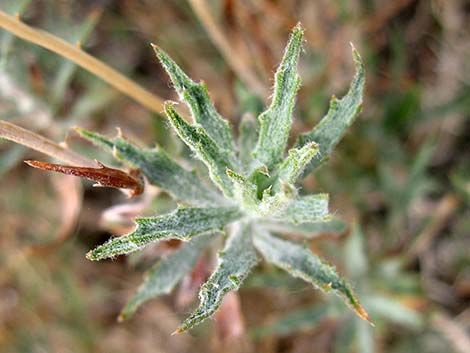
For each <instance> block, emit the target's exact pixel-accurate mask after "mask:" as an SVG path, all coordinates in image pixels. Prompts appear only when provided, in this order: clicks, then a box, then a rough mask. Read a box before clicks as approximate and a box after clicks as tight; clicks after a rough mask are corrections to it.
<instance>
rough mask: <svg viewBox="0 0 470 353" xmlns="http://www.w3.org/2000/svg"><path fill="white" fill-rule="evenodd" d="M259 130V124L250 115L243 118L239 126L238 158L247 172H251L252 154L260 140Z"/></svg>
mask: <svg viewBox="0 0 470 353" xmlns="http://www.w3.org/2000/svg"><path fill="white" fill-rule="evenodd" d="M257 129H258V124H257V123H256V120H255V119H253V117H252V116H251V115H250V114H246V115H244V116H243V117H242V121H241V122H240V126H239V131H240V135H239V138H238V149H239V154H238V157H239V159H240V161H241V163H242V165H243V167H244V168H245V170H246V171H248V170H249V168H250V165H251V162H252V161H253V156H252V154H251V153H252V151H253V149H254V148H255V146H256V140H257V139H258V131H257Z"/></svg>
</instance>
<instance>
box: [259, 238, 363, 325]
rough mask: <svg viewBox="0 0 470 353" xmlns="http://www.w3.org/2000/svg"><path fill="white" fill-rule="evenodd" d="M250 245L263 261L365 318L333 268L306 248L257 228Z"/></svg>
mask: <svg viewBox="0 0 470 353" xmlns="http://www.w3.org/2000/svg"><path fill="white" fill-rule="evenodd" d="M253 241H254V244H255V247H256V248H257V249H258V250H259V252H260V253H261V254H262V255H263V256H264V257H265V258H266V260H267V261H268V262H270V263H272V264H274V265H276V266H278V267H280V268H282V269H284V270H285V271H287V272H288V273H290V274H291V275H292V276H294V277H299V278H301V279H303V280H304V281H307V282H310V283H312V284H313V285H314V286H315V287H316V288H318V289H321V290H323V291H326V292H328V291H330V290H332V291H333V292H334V293H335V294H336V295H338V296H339V297H340V298H342V299H343V301H344V302H345V303H346V304H347V305H348V306H349V307H350V308H351V309H352V310H353V311H354V312H355V313H356V314H357V315H358V316H359V317H361V318H362V319H364V320H369V315H368V314H367V312H366V311H365V309H364V308H363V307H362V305H361V304H360V303H359V301H358V299H357V298H356V295H355V294H354V292H353V290H352V288H351V286H350V285H349V284H348V283H347V282H346V281H345V280H344V279H343V278H342V277H340V276H339V275H338V273H337V272H336V269H335V268H334V267H333V266H331V265H328V264H327V263H326V262H325V261H323V260H322V259H321V258H320V257H318V256H317V255H315V254H313V253H312V252H311V251H310V250H309V249H307V248H306V247H303V246H301V245H299V244H295V243H292V242H289V241H286V240H283V239H280V238H277V237H275V236H272V235H270V234H269V233H267V232H265V231H263V230H261V229H258V232H257V233H256V234H255V235H254V240H253Z"/></svg>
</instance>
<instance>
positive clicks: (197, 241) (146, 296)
mask: <svg viewBox="0 0 470 353" xmlns="http://www.w3.org/2000/svg"><path fill="white" fill-rule="evenodd" d="M212 239H213V234H212V233H211V234H204V235H201V236H198V237H196V238H194V239H191V240H190V241H189V242H187V243H185V244H182V245H181V246H180V247H179V248H178V249H177V250H175V251H174V252H172V253H171V254H170V255H168V256H166V257H164V258H163V259H161V260H160V261H158V262H157V263H156V264H155V265H154V266H153V267H152V268H151V269H150V271H149V272H148V273H147V275H146V277H145V280H144V282H143V283H142V284H141V285H140V287H139V288H138V289H137V292H136V293H135V294H134V295H133V296H132V298H131V299H130V300H129V301H128V302H127V304H126V306H125V307H124V309H122V311H121V314H120V315H119V320H127V319H129V318H130V317H131V316H132V315H134V313H135V312H136V310H137V309H138V308H139V307H140V306H141V305H142V304H143V303H145V302H146V301H148V300H150V299H152V298H155V297H157V296H159V295H162V294H169V293H170V292H171V291H172V290H173V288H174V287H175V286H176V285H177V284H178V282H179V281H180V280H181V279H182V278H183V277H184V276H185V275H186V274H187V273H188V272H189V271H191V269H192V268H193V267H194V265H195V264H196V261H197V260H198V258H199V256H200V255H201V253H202V252H203V251H204V249H205V248H206V247H207V246H208V244H209V243H210V241H211V240H212Z"/></svg>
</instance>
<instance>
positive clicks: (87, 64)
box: [0, 11, 163, 113]
mask: <svg viewBox="0 0 470 353" xmlns="http://www.w3.org/2000/svg"><path fill="white" fill-rule="evenodd" d="M0 28H3V29H5V30H7V31H8V32H11V33H13V34H14V35H16V36H17V37H19V38H22V39H24V40H26V41H28V42H31V43H34V44H36V45H39V46H41V47H43V48H46V49H48V50H50V51H52V52H54V53H56V54H59V55H61V56H63V57H64V58H67V59H69V60H70V61H72V62H74V63H75V64H77V65H78V66H80V67H82V68H84V69H85V70H87V71H89V72H91V73H92V74H94V75H96V76H97V77H99V78H101V79H102V80H103V81H105V82H107V83H108V84H110V85H111V86H113V87H114V88H116V89H117V90H119V91H120V92H122V93H124V94H125V95H127V96H129V97H131V98H133V99H135V100H136V101H137V102H139V103H140V104H142V105H143V106H145V107H147V108H148V109H149V110H151V111H153V112H156V113H160V112H161V111H162V110H163V99H162V98H160V97H158V96H157V95H154V94H152V93H151V92H149V91H147V90H146V89H144V88H143V87H141V86H139V85H138V84H136V83H135V82H134V81H132V80H130V79H128V78H127V77H125V76H124V75H122V74H120V73H119V72H117V71H116V70H114V69H112V68H111V67H109V66H108V65H106V64H104V63H103V62H102V61H100V60H98V59H96V58H94V57H93V56H91V55H89V54H87V53H85V52H84V51H82V50H81V49H80V47H79V46H74V45H72V44H70V43H68V42H66V41H64V40H63V39H60V38H58V37H56V36H54V35H52V34H50V33H48V32H45V31H42V30H40V29H35V28H32V27H30V26H28V25H27V24H25V23H23V22H21V21H20V20H19V18H16V17H14V16H10V15H8V14H6V13H5V12H3V11H0Z"/></svg>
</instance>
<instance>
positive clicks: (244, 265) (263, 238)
mask: <svg viewBox="0 0 470 353" xmlns="http://www.w3.org/2000/svg"><path fill="white" fill-rule="evenodd" d="M302 41H303V29H302V27H301V26H300V25H297V26H296V27H295V28H294V29H293V31H292V33H291V35H290V39H289V42H288V44H287V47H286V49H285V51H284V55H283V58H282V61H281V64H280V65H279V67H278V69H277V71H276V73H275V83H274V92H273V96H272V100H271V103H270V105H269V106H268V107H267V108H266V110H265V111H264V112H262V113H261V114H260V115H259V117H258V119H257V120H258V121H256V120H255V119H250V118H245V119H243V120H242V121H241V123H240V129H239V136H238V140H237V141H236V140H235V139H234V136H233V132H232V130H231V127H230V125H229V123H228V121H227V120H225V119H224V118H222V116H221V115H220V114H219V113H218V112H217V110H216V108H215V107H214V104H213V103H212V102H211V100H210V98H209V94H208V92H207V89H206V86H205V85H204V83H196V82H194V81H193V80H191V79H190V78H189V77H188V76H187V75H186V74H185V73H184V72H183V70H182V69H181V68H180V67H178V65H177V64H176V63H175V62H174V61H173V60H172V59H171V58H170V57H169V56H168V54H166V53H165V52H164V51H163V50H161V49H160V48H158V47H156V46H154V50H155V53H156V55H157V57H158V59H159V61H160V63H161V64H162V65H163V67H164V68H165V70H166V72H167V73H168V75H169V76H170V79H171V81H172V83H173V85H174V88H175V89H176V91H177V92H178V95H179V98H180V99H181V100H182V101H183V102H184V103H186V104H187V105H188V106H189V108H190V110H191V113H192V118H193V121H192V122H191V123H190V122H188V121H186V120H185V119H184V118H183V117H182V116H180V115H179V114H178V112H177V111H176V110H175V103H173V102H166V104H165V113H166V115H167V116H168V119H169V122H170V124H171V126H172V127H173V128H174V129H175V131H176V133H177V134H178V136H179V137H180V138H181V140H182V141H183V142H184V143H185V144H186V145H187V146H188V147H189V148H190V149H191V151H192V152H193V154H194V157H195V158H197V159H199V160H200V161H202V163H203V164H204V165H205V166H206V167H207V170H208V176H209V178H210V180H204V179H203V178H201V177H200V176H199V175H197V174H196V173H195V172H194V171H190V170H188V169H186V168H185V167H183V166H181V165H180V164H178V162H177V161H176V160H175V159H173V158H172V157H171V156H169V155H168V154H167V153H166V152H165V151H163V150H162V149H161V148H159V147H156V148H154V149H141V148H138V147H136V146H135V145H133V144H131V143H130V142H128V141H127V140H125V139H124V138H122V137H117V138H115V139H108V138H106V137H104V136H101V135H98V134H96V133H93V132H90V131H86V130H83V129H78V131H79V132H80V133H81V135H82V136H84V137H85V138H87V139H89V140H91V141H92V142H93V143H95V144H97V145H99V146H102V147H104V148H106V149H108V150H109V151H111V152H112V153H113V154H114V155H115V156H116V157H117V158H119V159H120V160H123V161H125V162H127V163H129V164H131V165H132V166H134V167H137V168H139V169H140V170H141V172H142V173H143V174H144V175H145V176H146V178H147V179H148V181H149V182H150V183H151V184H154V185H157V186H158V187H160V188H162V189H164V190H165V191H166V192H168V194H169V195H171V196H172V197H173V198H174V199H175V200H177V202H178V204H179V205H182V206H179V207H178V208H177V209H176V210H174V211H173V212H171V213H169V214H164V215H158V216H155V217H145V218H137V219H136V220H135V222H136V225H137V226H136V228H135V230H134V231H133V232H132V233H130V234H127V235H124V236H120V237H115V238H112V239H110V240H109V241H108V242H106V243H105V244H103V245H101V246H98V247H97V248H95V249H94V250H91V251H90V252H89V253H88V254H87V258H88V259H90V260H101V259H106V258H113V257H115V256H118V255H122V254H129V253H131V252H134V251H138V250H141V249H143V248H144V247H146V246H147V245H149V244H151V243H155V242H158V241H163V240H170V239H178V240H182V241H183V245H182V246H181V247H179V248H178V249H177V250H176V251H174V252H173V253H171V254H170V255H169V256H167V257H165V258H163V259H161V260H160V261H159V262H158V263H157V264H156V265H155V266H154V267H153V268H151V270H150V271H149V273H148V274H147V276H146V279H145V280H144V282H143V284H142V285H141V286H140V287H139V288H138V290H137V292H136V294H135V295H134V296H133V297H132V298H131V299H130V300H129V302H128V303H127V305H126V306H125V308H124V309H123V311H122V313H121V318H122V319H127V318H129V317H130V316H131V315H132V314H133V313H134V312H135V311H136V309H137V308H138V307H139V306H140V305H141V304H142V303H144V302H145V301H147V300H149V299H151V298H153V297H155V296H157V295H160V294H164V293H169V292H170V291H171V290H172V289H173V288H174V287H175V286H176V285H177V283H178V281H179V280H181V279H182V278H183V277H184V276H185V275H186V274H187V273H188V272H189V271H190V270H191V268H192V267H193V266H194V265H195V263H196V261H197V259H198V257H199V256H200V255H201V254H202V253H203V252H204V250H205V249H206V248H207V247H208V246H209V244H210V242H211V241H212V240H214V239H215V238H216V237H217V236H221V235H223V236H225V237H226V241H225V245H224V246H223V249H222V250H221V251H219V252H218V262H217V265H216V268H215V269H214V272H213V273H212V275H211V276H210V277H209V279H208V280H207V282H206V283H205V284H203V285H202V287H201V289H200V292H199V301H200V303H199V306H198V307H197V308H196V310H195V311H194V312H193V313H192V314H191V315H190V316H189V317H188V318H187V319H186V320H184V322H183V323H182V324H181V325H180V326H179V327H178V329H177V331H176V332H183V331H186V330H188V329H190V328H192V327H193V326H195V325H197V324H199V323H201V322H202V321H203V320H204V319H206V318H208V317H210V316H212V315H213V314H214V313H215V312H216V310H217V309H218V308H219V306H220V305H221V302H222V300H223V297H224V295H225V294H226V293H227V292H229V291H235V290H238V289H239V288H240V286H241V284H242V283H243V280H244V279H245V278H246V277H247V275H248V274H249V272H250V271H251V270H252V269H253V267H254V266H256V265H257V263H258V262H259V261H260V259H261V258H264V260H265V261H267V262H269V263H272V264H273V265H275V266H277V267H280V268H282V269H283V270H285V271H287V272H288V273H290V274H291V275H292V276H294V277H299V278H301V279H303V280H305V281H307V282H309V283H311V284H312V285H313V286H314V287H315V288H318V289H321V290H324V291H331V292H333V293H335V294H337V295H338V296H339V297H341V298H342V299H343V300H344V302H345V303H346V304H347V305H348V306H349V307H350V308H351V309H352V310H353V311H354V312H356V313H357V315H359V316H360V317H361V318H363V319H366V320H368V314H367V312H366V311H365V310H364V308H363V307H362V306H361V304H360V303H359V301H358V299H357V298H356V295H355V293H354V291H353V289H352V287H351V285H350V284H348V282H347V281H346V280H345V279H343V278H342V277H341V276H340V275H339V274H338V272H337V271H336V269H335V268H334V267H333V266H332V265H330V264H328V263H326V262H325V261H324V260H322V259H321V258H320V257H319V256H317V255H316V254H314V253H312V252H311V251H310V250H309V248H308V247H306V246H304V245H302V244H298V243H295V242H292V241H289V240H287V239H285V238H282V237H280V236H278V235H275V234H274V232H275V231H276V229H279V228H282V229H284V230H286V229H287V230H289V229H290V230H292V231H295V232H300V233H302V234H306V235H308V234H309V230H310V231H315V230H316V229H328V226H331V227H335V223H334V222H333V221H332V220H331V216H330V214H329V211H328V195H327V194H315V195H301V192H300V190H299V187H298V185H297V183H298V182H299V181H300V180H301V178H302V177H303V176H305V175H306V174H307V173H309V172H311V171H313V170H315V169H316V168H318V167H319V166H320V165H321V164H322V163H323V162H324V161H325V160H326V159H327V158H328V157H329V155H330V153H331V151H332V149H333V148H334V146H335V145H336V144H337V143H338V142H339V140H340V138H341V137H342V135H343V134H344V133H345V130H346V129H347V127H348V126H349V125H350V124H351V123H352V122H353V120H354V119H355V117H356V115H357V114H358V112H359V111H360V109H361V105H362V93H363V88H364V82H365V77H364V67H363V63H362V61H361V57H360V56H359V54H358V52H357V51H356V50H355V49H354V48H353V59H354V62H355V67H356V74H355V76H354V78H353V81H352V83H351V86H350V89H349V91H348V93H347V94H346V95H345V96H344V97H343V98H342V99H337V98H335V97H333V98H332V99H331V102H330V107H329V110H328V113H327V114H326V116H325V117H324V118H323V119H322V120H321V121H320V122H319V124H318V125H317V126H315V127H314V128H313V129H312V130H311V131H310V132H308V133H306V134H303V135H301V136H300V137H299V138H298V140H297V143H296V145H295V146H294V147H293V148H291V149H290V150H289V151H288V153H285V150H286V145H287V140H288V136H289V132H290V129H291V125H292V115H293V108H294V103H295V96H296V93H297V91H298V89H299V87H300V77H299V74H298V70H297V66H298V60H299V54H300V51H301V48H302Z"/></svg>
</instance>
